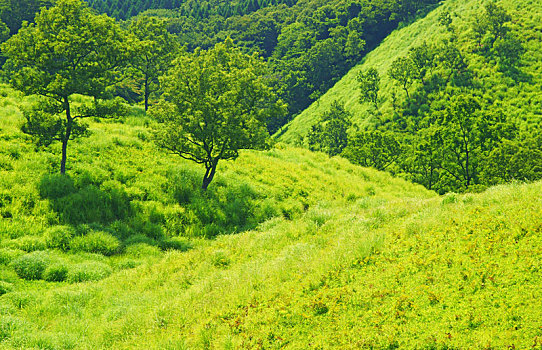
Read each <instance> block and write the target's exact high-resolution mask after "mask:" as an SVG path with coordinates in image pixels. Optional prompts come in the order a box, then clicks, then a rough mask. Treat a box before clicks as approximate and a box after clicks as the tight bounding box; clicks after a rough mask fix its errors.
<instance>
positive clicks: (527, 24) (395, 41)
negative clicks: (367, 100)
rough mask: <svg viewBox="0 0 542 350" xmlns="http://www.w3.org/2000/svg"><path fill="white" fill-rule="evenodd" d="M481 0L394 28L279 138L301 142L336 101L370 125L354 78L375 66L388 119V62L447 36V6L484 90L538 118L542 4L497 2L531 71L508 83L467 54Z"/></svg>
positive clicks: (512, 109) (460, 2) (451, 2)
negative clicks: (509, 20) (442, 21)
mask: <svg viewBox="0 0 542 350" xmlns="http://www.w3.org/2000/svg"><path fill="white" fill-rule="evenodd" d="M486 3H487V1H484V0H447V1H444V2H442V5H441V6H439V7H438V8H437V9H435V10H433V11H432V12H430V13H429V14H428V15H427V16H426V17H425V18H422V19H420V20H418V21H416V22H415V23H413V24H411V25H408V26H406V27H403V28H401V29H398V30H396V31H394V32H393V33H392V34H391V35H390V36H388V37H387V38H386V39H385V40H384V41H383V42H382V43H381V44H380V45H379V46H378V47H377V48H376V49H375V50H373V51H372V52H371V53H369V54H368V55H367V56H366V57H365V58H364V59H363V61H361V62H360V63H359V64H358V65H357V66H356V67H354V68H353V69H351V70H350V71H349V72H348V73H347V74H346V75H345V76H344V77H343V78H342V79H341V80H340V81H339V82H338V83H337V84H335V86H334V87H333V88H331V89H330V90H329V91H328V92H327V93H326V94H324V95H323V96H321V97H320V99H319V100H317V101H316V102H314V103H313V104H312V105H311V106H310V107H309V108H307V109H306V110H305V111H303V112H302V113H301V114H300V115H299V116H297V117H296V118H295V119H294V120H292V121H291V122H290V123H289V124H288V125H286V126H285V127H284V128H283V129H282V130H281V131H280V132H279V133H278V134H277V135H279V136H280V137H279V139H280V140H281V141H285V142H288V143H294V144H302V143H303V142H304V138H305V136H306V135H307V133H308V132H309V131H310V129H311V126H312V125H314V124H315V123H316V122H317V121H318V120H319V118H320V117H321V115H322V114H323V113H324V112H325V111H327V110H329V109H330V107H331V105H332V103H333V102H334V101H335V100H339V101H341V102H343V103H344V104H345V107H346V109H347V110H348V111H350V112H352V114H353V115H354V117H353V119H354V122H355V124H358V125H360V126H361V127H362V128H364V127H372V126H373V125H374V124H378V123H379V122H380V121H378V120H377V119H378V118H376V117H375V116H374V115H373V113H370V112H369V111H368V104H362V103H360V102H359V96H360V94H359V83H358V82H357V80H356V77H357V75H358V74H359V72H361V71H364V70H367V69H368V68H376V69H377V70H378V72H379V73H380V75H381V77H382V81H381V88H380V89H381V90H380V97H381V99H382V103H381V104H382V106H381V107H380V113H381V117H380V118H382V119H384V120H389V119H390V118H392V115H393V109H392V105H391V96H392V91H394V90H396V91H397V92H398V93H399V94H401V93H402V92H401V91H400V89H398V88H397V87H395V86H394V84H393V82H392V80H391V79H390V77H389V75H388V74H387V72H388V70H389V68H390V66H391V64H392V62H393V61H394V60H396V59H397V58H399V57H403V56H405V55H406V54H407V53H408V51H409V49H411V48H413V47H417V46H419V45H421V44H423V43H424V42H427V43H434V42H436V41H438V40H440V39H442V38H443V37H444V36H445V33H446V29H445V28H444V27H443V26H440V25H439V16H440V15H441V14H442V13H443V12H445V11H449V12H450V13H451V14H452V17H453V20H454V25H455V26H456V27H457V28H458V31H459V32H460V33H461V40H462V42H463V44H462V45H463V49H464V50H463V51H464V53H465V54H466V55H467V59H468V61H469V63H470V64H471V66H472V67H474V68H475V69H482V70H481V71H480V72H479V73H478V74H479V75H480V76H479V78H481V79H484V80H483V82H484V84H486V87H487V89H488V93H489V94H490V95H492V96H495V97H498V99H499V100H500V101H502V104H503V106H504V108H505V109H506V110H507V112H508V113H509V114H510V115H511V116H513V117H514V118H518V119H520V120H529V121H530V122H536V123H539V121H540V112H539V111H540V109H541V107H542V100H541V99H540V94H539V93H538V92H539V91H540V86H541V85H542V65H541V63H540V62H542V60H541V58H542V45H541V42H542V37H541V36H540V30H541V28H542V27H541V24H540V23H541V21H542V17H541V15H540V14H541V13H542V4H540V2H538V1H527V2H525V1H518V0H502V1H498V3H499V4H501V5H502V6H503V7H504V8H505V9H506V10H507V11H508V12H509V13H510V15H511V16H512V18H513V20H512V22H513V23H512V25H511V28H512V30H513V31H515V32H517V33H519V36H520V38H521V40H522V42H523V45H524V47H525V49H526V52H525V54H524V56H523V59H522V62H521V65H522V68H521V69H522V71H524V72H526V73H527V74H528V75H530V79H529V80H527V81H525V82H523V83H521V84H512V83H511V82H510V78H508V77H506V76H505V75H503V74H501V73H498V72H496V71H492V70H490V71H487V68H481V63H480V62H479V60H480V59H479V57H477V56H475V55H473V54H472V53H471V51H472V49H473V48H472V47H470V46H468V45H469V44H467V43H466V40H467V38H469V37H470V36H471V35H472V30H471V28H470V27H471V24H472V23H473V22H474V21H475V20H476V17H477V16H479V14H480V13H481V12H482V11H483V5H484V4H486Z"/></svg>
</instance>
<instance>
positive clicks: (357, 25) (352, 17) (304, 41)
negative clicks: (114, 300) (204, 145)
mask: <svg viewBox="0 0 542 350" xmlns="http://www.w3.org/2000/svg"><path fill="white" fill-rule="evenodd" d="M5 1H6V2H7V3H6V5H4V6H3V8H4V9H3V10H0V11H2V15H1V17H0V18H2V19H3V21H4V22H5V23H6V24H8V27H9V29H10V32H11V34H13V33H15V32H16V31H17V30H18V28H19V27H20V24H21V22H22V20H27V21H31V20H32V18H33V14H34V13H35V12H36V11H37V9H38V8H39V7H40V6H46V5H50V2H49V1H41V0H25V1H23V2H20V3H19V2H15V1H14V0H13V1H14V2H13V3H9V1H8V0H5ZM438 2H439V1H437V0H423V1H419V0H407V1H397V0H379V1H369V0H348V1H344V0H340V1H339V0H334V1H326V2H322V1H319V0H304V1H256V0H249V1H239V2H223V1H216V0H215V1H204V2H201V1H167V0H166V1H162V0H160V1H122V0H121V1H99V0H98V1H90V2H89V5H90V6H92V7H93V8H94V9H96V10H97V11H99V12H102V13H107V14H109V15H110V16H113V17H114V18H117V19H118V20H127V21H128V22H130V21H132V20H133V17H134V16H137V15H139V16H152V17H159V18H162V19H164V20H165V21H166V24H167V29H168V31H169V32H170V33H171V34H174V35H176V36H177V38H178V41H179V43H180V45H182V46H186V48H187V49H188V50H189V51H193V50H194V49H195V48H197V47H201V48H204V49H208V48H210V47H213V46H214V45H215V44H217V43H219V42H222V41H224V40H225V39H226V38H227V37H231V38H232V39H233V40H234V42H235V44H236V46H238V47H241V48H243V49H244V50H245V51H246V52H259V53H260V54H261V55H262V56H263V57H264V58H265V59H266V61H267V63H268V67H269V70H270V73H269V77H270V80H271V81H272V84H273V86H274V89H275V90H276V91H277V92H278V94H279V96H280V97H281V98H282V99H283V100H284V101H285V102H286V103H287V104H288V106H289V107H288V108H289V116H288V117H287V118H284V119H282V120H276V121H273V122H270V123H269V130H270V132H271V133H274V132H275V131H277V130H278V129H279V128H280V127H281V126H282V125H284V124H285V123H286V122H287V121H288V120H289V119H291V118H293V117H294V116H295V115H296V114H297V113H299V112H300V111H302V110H303V109H305V108H306V107H307V106H308V105H309V104H310V103H311V102H313V101H315V100H316V99H317V98H318V96H320V95H321V94H323V93H324V92H325V91H327V90H328V89H329V88H330V87H331V86H333V84H334V83H335V82H336V81H338V79H340V77H342V76H343V75H344V74H345V73H346V72H347V71H348V70H349V69H350V68H351V67H352V66H354V65H355V64H356V63H357V62H359V60H360V59H361V58H362V57H363V56H364V55H365V54H366V53H367V52H369V51H370V50H371V49H372V48H374V47H375V46H376V45H378V44H379V43H380V41H381V40H382V39H383V38H385V37H386V36H387V35H388V34H389V33H390V32H391V31H392V30H393V29H395V28H397V27H398V26H399V25H404V24H405V23H408V22H409V21H411V20H413V19H414V18H416V16H417V15H421V14H423V13H424V12H426V11H428V10H429V9H431V8H432V7H433V6H434V5H436V4H437V3H438ZM0 6H1V5H0ZM0 8H1V7H0ZM147 9H151V10H147ZM145 10H147V11H145ZM13 12H18V15H17V16H13ZM8 22H9V23H8ZM128 22H127V23H126V25H128Z"/></svg>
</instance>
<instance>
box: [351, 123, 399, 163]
mask: <svg viewBox="0 0 542 350" xmlns="http://www.w3.org/2000/svg"><path fill="white" fill-rule="evenodd" d="M401 153H402V148H401V145H400V144H399V142H397V140H396V139H395V137H394V136H393V135H392V134H391V133H382V132H380V131H378V130H375V131H365V132H360V133H358V134H356V135H354V137H352V138H351V139H350V140H348V146H347V147H346V148H345V149H344V151H343V153H342V155H343V156H344V157H345V158H346V159H348V160H349V161H350V162H352V163H353V164H358V165H361V166H366V167H373V168H375V169H378V170H386V168H388V167H389V166H390V165H391V164H392V163H393V162H394V161H395V160H396V159H397V158H398V157H399V156H400V155H401Z"/></svg>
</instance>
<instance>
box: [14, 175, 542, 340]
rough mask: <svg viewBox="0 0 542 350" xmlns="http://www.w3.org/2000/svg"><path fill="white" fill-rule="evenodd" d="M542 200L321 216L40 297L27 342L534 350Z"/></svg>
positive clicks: (386, 204) (404, 205)
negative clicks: (508, 348) (511, 349)
mask: <svg viewBox="0 0 542 350" xmlns="http://www.w3.org/2000/svg"><path fill="white" fill-rule="evenodd" d="M541 192H542V183H540V182H539V183H535V184H531V185H508V186H500V187H497V188H493V189H491V190H489V191H487V192H485V193H483V194H480V195H462V196H456V195H450V196H448V197H444V199H442V198H433V199H415V198H410V199H404V200H401V199H396V200H388V201H387V200H382V199H379V198H361V199H359V200H357V201H356V202H355V203H351V204H350V205H346V206H343V207H336V206H333V205H330V204H328V205H322V206H319V207H315V208H313V209H311V210H310V211H309V212H308V213H307V214H306V215H305V216H304V217H303V218H299V219H297V220H295V221H285V220H280V219H278V220H273V221H271V222H268V223H266V224H264V225H263V226H261V227H260V228H259V230H257V231H253V232H246V233H242V234H239V235H236V236H223V237H220V238H219V239H217V240H216V241H214V242H211V243H210V244H209V245H205V246H200V247H199V248H196V249H194V250H192V251H189V252H187V253H177V252H174V253H170V254H168V255H167V256H166V257H165V258H164V260H162V261H161V262H159V263H157V264H154V265H148V266H143V267H140V268H138V269H134V270H128V271H123V272H121V273H118V274H117V275H115V276H114V277H113V278H109V279H107V280H104V281H102V282H99V283H98V284H93V285H91V284H86V285H84V284H83V285H77V286H69V287H64V288H56V289H53V290H50V291H47V292H44V293H43V292H42V293H41V294H43V295H38V293H37V292H34V293H32V296H33V298H35V299H33V301H32V302H31V303H30V304H28V305H27V306H25V307H24V313H19V315H17V316H16V317H17V320H18V322H19V323H18V324H19V325H24V326H20V329H18V331H20V332H24V333H25V336H26V337H27V338H30V340H28V339H27V340H28V341H29V343H27V344H35V343H36V342H41V344H53V345H55V344H56V345H58V347H59V348H62V347H65V346H63V345H62V344H64V345H66V344H68V342H72V344H73V345H74V346H75V347H77V348H84V349H85V348H86V349H97V348H115V349H135V348H148V349H207V348H217V349H228V348H230V349H236V348H247V349H254V348H282V347H286V348H291V349H307V348H313V347H314V348H318V347H324V348H340V349H348V348H351V349H356V348H364V347H370V346H372V347H375V348H391V347H395V346H399V347H400V348H430V347H433V348H434V347H439V348H447V349H452V348H461V349H464V348H482V347H485V348H488V347H494V348H503V347H506V346H512V345H515V346H516V348H525V347H528V346H531V345H532V344H533V342H534V343H535V344H537V343H536V342H537V341H539V340H537V339H538V338H537V337H539V336H540V332H541V330H540V329H541V328H540V327H541V326H542V323H541V322H542V321H540V320H541V316H542V314H541V312H540V310H542V305H541V302H542V301H541V300H542V299H541V298H540V286H541V282H542V281H541V277H540V275H539V268H540V263H542V259H541V252H540V245H541V243H542V242H541V240H542V232H541V229H542V201H540V196H539V195H540V193H541ZM12 298H13V297H12ZM12 312H13V311H12V310H8V311H7V314H10V313H12ZM24 327H26V328H24ZM12 340H13V339H12ZM62 342H65V343H62ZM538 344H539V345H540V343H538ZM6 345H7V348H11V346H12V347H14V348H15V347H17V343H7V344H6Z"/></svg>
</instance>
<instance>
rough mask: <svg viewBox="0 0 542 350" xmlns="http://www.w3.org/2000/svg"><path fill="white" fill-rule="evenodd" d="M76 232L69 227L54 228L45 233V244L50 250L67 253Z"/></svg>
mask: <svg viewBox="0 0 542 350" xmlns="http://www.w3.org/2000/svg"><path fill="white" fill-rule="evenodd" d="M74 234H75V231H74V229H73V228H71V227H69V226H54V227H51V228H49V229H48V230H47V231H45V234H44V236H45V243H46V245H47V247H48V248H51V249H60V250H62V251H67V250H68V249H69V248H70V241H71V239H72V238H73V236H74Z"/></svg>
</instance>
